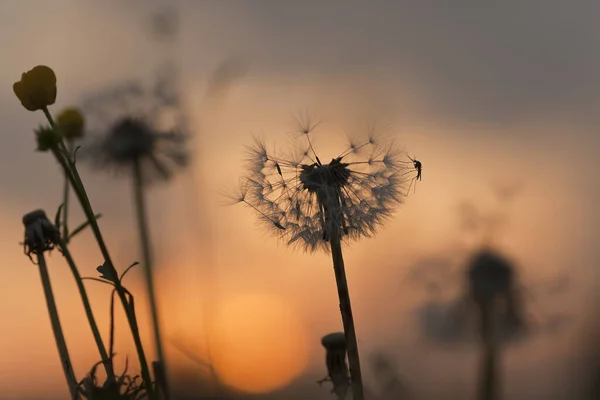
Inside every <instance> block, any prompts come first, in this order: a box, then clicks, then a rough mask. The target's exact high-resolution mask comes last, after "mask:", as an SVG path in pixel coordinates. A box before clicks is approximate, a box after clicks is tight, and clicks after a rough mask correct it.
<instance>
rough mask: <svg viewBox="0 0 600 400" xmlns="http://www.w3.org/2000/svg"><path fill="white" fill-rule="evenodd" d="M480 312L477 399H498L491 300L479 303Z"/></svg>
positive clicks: (495, 348) (495, 347)
mask: <svg viewBox="0 0 600 400" xmlns="http://www.w3.org/2000/svg"><path fill="white" fill-rule="evenodd" d="M479 308H480V312H481V321H480V323H481V339H482V347H483V348H482V359H481V367H480V374H481V375H480V378H479V395H478V399H479V400H497V399H498V382H497V378H498V377H497V375H498V367H497V346H496V342H495V338H494V336H495V335H494V308H493V302H484V303H483V304H480V305H479Z"/></svg>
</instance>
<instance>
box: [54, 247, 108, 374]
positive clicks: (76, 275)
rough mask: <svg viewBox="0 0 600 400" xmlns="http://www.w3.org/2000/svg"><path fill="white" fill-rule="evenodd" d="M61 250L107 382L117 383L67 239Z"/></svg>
mask: <svg viewBox="0 0 600 400" xmlns="http://www.w3.org/2000/svg"><path fill="white" fill-rule="evenodd" d="M60 250H61V251H62V253H63V255H64V257H65V259H66V260H67V264H69V268H70V269H71V272H72V273H73V277H74V278H75V283H76V284H77V288H78V289H79V294H80V296H81V301H82V303H83V308H84V309H85V315H86V316H87V319H88V322H89V324H90V328H91V329H92V334H93V335H94V340H95V341H96V346H98V352H99V353H100V357H101V358H102V364H103V365H104V369H105V370H106V376H107V380H108V381H115V379H116V378H115V373H114V369H113V365H112V360H111V358H110V357H109V355H108V353H107V352H106V348H105V347H104V342H103V341H102V336H100V331H99V330H98V325H97V324H96V319H95V318H94V313H93V312H92V306H91V305H90V301H89V299H88V296H87V291H86V290H85V286H84V284H83V280H82V278H81V275H80V274H79V270H78V269H77V265H76V264H75V261H74V260H73V257H72V256H71V252H69V248H68V247H67V244H66V242H65V239H61V241H60Z"/></svg>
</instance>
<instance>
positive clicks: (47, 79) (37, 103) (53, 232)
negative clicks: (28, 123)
mask: <svg viewBox="0 0 600 400" xmlns="http://www.w3.org/2000/svg"><path fill="white" fill-rule="evenodd" d="M13 90H14V92H15V94H16V95H17V97H18V98H19V100H20V101H21V103H22V104H23V106H24V107H25V108H26V109H27V110H29V111H37V110H41V111H42V112H43V113H44V115H45V116H46V119H47V120H48V123H49V126H42V127H40V128H39V129H37V130H35V134H36V139H37V143H38V150H39V151H46V152H47V151H50V152H51V153H52V154H53V155H54V157H55V159H56V161H58V163H59V164H60V166H61V167H62V169H63V173H64V174H65V177H66V178H67V179H68V181H69V183H70V185H71V187H72V188H73V190H74V192H75V195H76V196H77V199H78V200H79V202H80V204H81V207H82V208H83V211H84V213H85V215H86V218H87V222H86V224H83V225H81V226H80V227H79V228H77V229H76V230H75V231H73V232H72V233H71V234H70V235H67V234H66V233H65V234H64V237H61V235H60V231H59V229H58V227H57V225H60V222H61V218H60V210H61V209H62V206H61V207H59V212H58V213H57V217H56V224H55V225H52V224H51V223H50V222H49V221H47V218H46V217H45V214H44V213H43V212H41V213H40V212H36V213H32V214H31V215H28V216H27V218H25V219H24V221H23V222H24V223H25V225H26V226H27V228H26V237H25V243H24V245H25V249H26V253H27V254H28V255H29V256H30V255H31V254H36V255H38V262H40V265H41V267H40V272H41V273H42V281H43V283H44V289H45V293H46V299H47V302H48V308H49V313H50V317H51V321H52V322H53V330H54V332H55V338H56V340H57V346H58V347H59V353H60V355H61V360H62V364H63V368H64V369H65V375H66V376H67V382H68V383H69V389H70V391H71V395H72V397H73V398H77V396H78V393H77V382H76V380H75V378H74V376H73V374H72V373H71V372H69V371H70V369H71V365H70V361H69V362H67V361H65V360H68V353H67V351H66V344H65V343H64V338H63V337H62V332H61V330H60V325H59V323H58V313H57V310H56V306H55V305H54V301H53V298H52V296H51V290H50V281H49V276H48V274H47V271H46V268H45V260H44V258H43V251H46V250H50V249H52V248H53V247H54V246H56V245H60V248H61V251H62V252H63V255H64V256H65V258H66V259H67V262H68V263H69V266H70V267H71V270H72V272H73V274H74V276H75V279H76V281H77V283H78V286H79V290H80V294H81V296H82V300H83V302H84V306H85V308H86V313H87V316H88V321H89V322H90V325H91V326H92V331H94V326H95V322H94V321H93V316H92V315H91V310H89V303H88V302H87V301H86V300H87V296H86V294H85V290H84V288H83V285H82V284H81V277H80V276H79V274H78V272H77V269H76V267H75V265H74V262H73V260H72V257H70V255H69V253H68V249H67V247H66V242H67V241H68V240H69V239H70V238H71V237H73V235H75V234H76V233H78V232H79V231H81V230H82V229H84V228H85V227H87V226H89V227H90V228H91V230H92V232H93V234H94V237H95V239H96V241H97V243H98V247H99V248H100V251H101V253H102V256H103V258H104V261H103V263H102V266H101V267H99V270H100V268H101V269H102V272H103V274H104V275H105V276H108V277H109V278H110V279H112V284H113V285H114V287H115V292H116V293H117V294H118V296H119V298H120V300H121V303H122V305H123V308H124V310H125V314H126V316H127V321H128V323H129V326H130V329H131V333H132V336H133V339H134V343H135V345H136V350H137V352H138V357H139V361H140V368H141V374H142V377H143V381H144V385H145V388H146V390H147V392H148V394H149V397H150V399H151V400H154V399H155V397H154V389H153V387H152V382H151V380H150V374H149V371H148V366H147V363H146V357H145V354H144V349H143V346H142V343H141V338H140V335H139V329H138V325H137V320H136V318H135V313H134V312H133V309H134V308H133V296H131V294H130V293H129V292H128V291H127V290H126V289H125V288H124V287H123V286H122V285H121V283H120V280H118V279H117V278H118V277H117V272H116V269H115V267H114V265H113V263H112V259H111V257H110V254H109V252H108V248H107V247H106V244H105V242H104V238H103V236H102V233H101V232H100V228H99V226H98V222H97V218H98V215H96V214H94V211H93V209H92V206H91V204H90V200H89V198H88V196H87V192H86V190H85V187H84V185H83V182H82V180H81V177H80V175H79V172H78V170H77V167H76V159H75V155H76V154H75V152H73V153H72V152H71V151H69V149H68V148H67V146H66V145H65V142H64V139H65V134H64V133H63V132H62V130H61V128H60V126H59V125H57V124H56V123H55V121H54V118H53V117H52V115H51V113H50V111H49V110H48V106H49V105H52V104H54V102H55V100H56V94H57V87H56V75H55V74H54V71H53V70H52V69H51V68H49V67H46V66H37V67H35V68H33V69H32V70H31V71H28V72H26V73H24V74H23V75H22V77H21V80H20V81H18V82H15V84H14V85H13ZM67 119H68V118H67ZM71 121H73V119H71ZM63 122H64V119H63ZM76 122H78V123H79V122H80V121H76ZM63 127H65V128H67V129H71V128H73V126H71V125H68V124H67V125H65V124H64V123H63ZM81 128H83V127H81ZM71 133H73V132H71ZM63 223H64V224H65V225H66V221H63ZM82 289H83V290H82ZM94 336H95V338H96V340H97V344H98V348H99V350H100V352H101V356H102V358H103V361H102V362H103V363H104V364H105V366H106V368H107V374H108V380H107V381H111V380H114V375H113V374H112V373H111V367H112V364H111V362H110V360H107V358H108V356H107V355H106V354H103V352H102V348H103V345H102V342H101V339H100V338H99V334H97V331H94Z"/></svg>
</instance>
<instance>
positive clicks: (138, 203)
mask: <svg viewBox="0 0 600 400" xmlns="http://www.w3.org/2000/svg"><path fill="white" fill-rule="evenodd" d="M133 189H134V200H135V209H136V213H137V223H138V230H139V235H140V244H141V247H142V266H143V270H144V277H145V279H146V289H147V290H148V300H149V302H150V314H151V316H152V329H153V333H154V343H155V346H156V355H157V358H158V363H159V366H158V367H157V368H155V369H156V370H159V371H160V373H161V375H162V378H163V379H162V380H163V384H164V385H165V386H166V387H164V388H163V390H164V391H165V393H164V396H165V399H167V400H168V399H169V394H168V385H167V379H166V377H167V371H166V366H165V357H164V353H163V347H162V340H161V334H160V320H159V318H158V308H157V305H156V292H155V288H154V277H153V276H152V272H153V271H152V268H153V264H152V254H151V250H150V238H149V236H148V232H149V230H148V218H147V215H146V202H145V199H144V184H143V177H142V170H141V166H140V161H139V160H138V159H135V160H134V162H133Z"/></svg>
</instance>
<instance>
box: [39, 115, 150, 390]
mask: <svg viewBox="0 0 600 400" xmlns="http://www.w3.org/2000/svg"><path fill="white" fill-rule="evenodd" d="M43 111H44V115H45V116H46V118H47V119H48V122H49V123H50V126H51V127H52V128H53V129H55V130H59V129H58V127H57V126H56V124H55V123H54V119H53V118H52V115H51V114H50V112H49V111H48V108H44V109H43ZM52 153H53V154H54V157H55V158H56V160H57V161H58V162H59V164H60V165H61V167H62V168H63V170H64V172H65V175H66V176H67V177H68V178H69V182H71V186H72V187H73V191H74V192H75V195H76V196H77V199H78V200H79V203H80V204H81V208H82V209H83V212H84V213H85V216H86V218H87V220H88V221H89V223H90V227H91V229H92V232H93V233H94V237H95V238H96V242H97V243H98V247H99V248H100V252H101V253H102V256H103V258H104V261H105V262H106V263H107V264H108V265H109V266H110V267H111V268H113V269H114V264H113V262H112V259H111V257H110V254H109V252H108V248H107V247H106V243H105V242H104V238H103V237H102V233H101V232H100V227H99V226H98V221H96V217H95V214H94V210H93V209H92V205H91V203H90V199H89V198H88V195H87V192H86V190H85V187H84V186H83V181H82V180H81V177H80V176H79V172H78V171H77V168H76V166H75V162H74V160H72V159H71V157H70V156H69V155H68V154H67V152H66V146H65V144H64V142H62V141H61V142H60V143H59V146H58V147H57V146H55V147H53V148H52ZM115 288H116V289H117V294H118V296H119V299H120V300H121V304H122V305H123V309H124V310H125V315H126V316H127V322H128V323H129V328H130V329H131V335H132V336H133V341H134V343H135V347H136V350H137V353H138V358H139V362H140V370H141V375H142V379H143V380H144V383H145V386H146V390H147V392H148V397H149V398H150V399H151V400H152V399H155V398H156V396H155V394H154V388H153V387H152V380H151V378H150V372H149V369H148V363H147V361H146V356H145V354H144V347H143V346H142V340H141V337H140V333H139V329H138V326H137V321H136V319H135V315H132V313H131V312H130V310H129V304H128V301H127V296H126V293H125V290H124V288H123V286H121V283H120V282H119V281H117V282H116V283H115Z"/></svg>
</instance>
